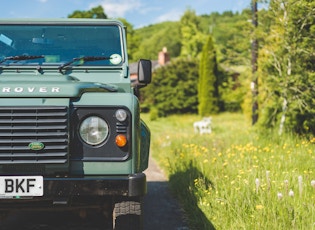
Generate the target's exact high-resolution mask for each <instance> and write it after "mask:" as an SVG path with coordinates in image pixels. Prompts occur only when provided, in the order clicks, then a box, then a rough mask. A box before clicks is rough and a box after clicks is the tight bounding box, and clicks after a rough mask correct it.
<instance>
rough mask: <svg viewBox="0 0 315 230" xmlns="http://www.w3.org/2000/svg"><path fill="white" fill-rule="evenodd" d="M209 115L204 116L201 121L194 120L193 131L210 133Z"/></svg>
mask: <svg viewBox="0 0 315 230" xmlns="http://www.w3.org/2000/svg"><path fill="white" fill-rule="evenodd" d="M211 120H212V118H211V117H204V118H203V119H202V120H201V121H196V122H194V130H195V133H199V134H205V133H211Z"/></svg>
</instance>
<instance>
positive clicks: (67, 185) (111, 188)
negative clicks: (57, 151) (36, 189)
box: [44, 173, 146, 197]
mask: <svg viewBox="0 0 315 230" xmlns="http://www.w3.org/2000/svg"><path fill="white" fill-rule="evenodd" d="M145 194H146V176H145V174H144V173H138V174H132V175H128V176H116V177H115V176H114V177H113V176H111V177H88V178H44V197H55V196H60V197H63V196H106V195H116V196H129V197H134V196H144V195H145Z"/></svg>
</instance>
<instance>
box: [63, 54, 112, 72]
mask: <svg viewBox="0 0 315 230" xmlns="http://www.w3.org/2000/svg"><path fill="white" fill-rule="evenodd" d="M112 58H113V57H104V56H86V57H77V58H73V59H72V60H71V61H69V62H66V63H64V64H62V65H61V66H59V68H58V69H59V72H60V73H62V74H64V72H62V69H63V68H65V67H67V66H69V65H72V64H73V63H75V62H77V61H83V62H90V61H100V60H109V59H112ZM81 64H83V63H80V64H78V65H81Z"/></svg>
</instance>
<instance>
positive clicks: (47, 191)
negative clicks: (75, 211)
mask: <svg viewBox="0 0 315 230" xmlns="http://www.w3.org/2000/svg"><path fill="white" fill-rule="evenodd" d="M146 192H147V187H146V175H145V174H144V173H137V174H131V175H127V176H110V177H109V176H108V177H85V178H44V195H43V196H40V197H14V198H10V199H0V210H1V209H16V208H24V207H25V208H26V207H32V208H37V207H46V208H49V207H54V206H63V207H65V206H78V205H79V206H83V207H84V206H86V207H87V206H93V205H95V204H100V202H105V201H110V200H112V199H113V197H141V196H144V195H145V194H146Z"/></svg>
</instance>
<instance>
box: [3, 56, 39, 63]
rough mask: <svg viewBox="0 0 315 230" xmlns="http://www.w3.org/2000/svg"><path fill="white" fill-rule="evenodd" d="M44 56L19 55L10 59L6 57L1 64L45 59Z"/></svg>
mask: <svg viewBox="0 0 315 230" xmlns="http://www.w3.org/2000/svg"><path fill="white" fill-rule="evenodd" d="M44 57H45V56H44V55H18V56H10V57H5V58H4V59H2V60H1V61H0V64H1V63H3V62H6V61H10V60H12V61H23V60H32V59H39V58H44Z"/></svg>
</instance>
